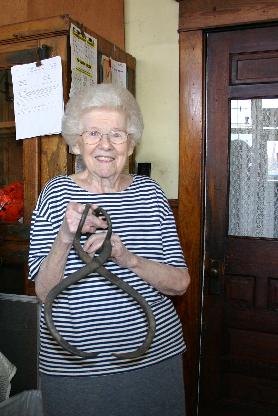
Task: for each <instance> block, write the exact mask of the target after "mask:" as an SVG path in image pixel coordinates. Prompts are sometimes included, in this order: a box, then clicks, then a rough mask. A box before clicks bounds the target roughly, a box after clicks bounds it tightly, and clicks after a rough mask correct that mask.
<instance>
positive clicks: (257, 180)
mask: <svg viewBox="0 0 278 416" xmlns="http://www.w3.org/2000/svg"><path fill="white" fill-rule="evenodd" d="M277 51H278V26H271V27H264V28H252V29H250V28H248V29H241V30H233V31H231V30H230V31H223V32H213V33H208V34H207V76H206V79H207V110H206V122H207V129H206V143H207V146H206V183H207V185H206V221H205V229H206V235H205V273H204V289H203V290H204V292H203V293H204V301H203V313H202V343H201V351H202V352H201V367H200V368H201V371H200V403H199V414H200V415H202V416H205V415H214V416H217V415H221V416H225V415H237V416H241V415H245V416H246V415H252V416H254V415H264V416H266V415H268V416H274V415H277V414H278V410H277V409H278V104H277V103H278V52H277Z"/></svg>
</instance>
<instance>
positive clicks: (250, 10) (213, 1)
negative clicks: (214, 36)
mask: <svg viewBox="0 0 278 416" xmlns="http://www.w3.org/2000/svg"><path fill="white" fill-rule="evenodd" d="M179 7H180V20H179V29H180V30H182V31H184V30H197V29H204V28H213V27H216V26H230V25H235V24H236V25H238V24H243V23H244V24H247V23H255V22H258V21H265V22H267V21H269V22H271V21H273V20H276V19H278V4H277V1H273V0H253V1H241V0H225V1H223V0H206V1H204V0H186V1H185V0H184V1H181V2H180V4H179Z"/></svg>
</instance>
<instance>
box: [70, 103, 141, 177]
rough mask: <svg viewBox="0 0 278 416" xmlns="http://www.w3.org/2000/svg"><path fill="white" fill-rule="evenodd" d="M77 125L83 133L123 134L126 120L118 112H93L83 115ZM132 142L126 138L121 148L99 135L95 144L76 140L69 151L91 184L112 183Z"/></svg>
mask: <svg viewBox="0 0 278 416" xmlns="http://www.w3.org/2000/svg"><path fill="white" fill-rule="evenodd" d="M81 123H82V126H83V131H84V132H85V131H88V130H92V129H97V130H100V131H102V132H103V133H107V132H109V131H110V130H122V131H126V128H127V120H126V116H125V114H124V113H123V112H121V111H115V110H111V109H93V110H91V111H88V112H86V113H85V114H84V115H83V116H82V118H81ZM133 149H134V142H133V141H132V140H131V139H130V138H128V139H127V141H126V142H124V143H121V144H113V143H111V141H110V139H109V138H108V137H107V135H103V137H102V139H101V140H100V141H99V143H97V144H86V143H85V141H84V135H83V136H80V138H79V140H78V143H77V144H76V145H75V146H73V151H74V153H76V154H80V155H81V156H82V158H83V162H84V164H85V166H86V173H87V175H88V176H90V177H91V179H92V180H94V179H95V180H97V181H99V180H102V179H104V180H111V181H116V180H117V179H118V177H119V176H120V174H121V173H122V171H123V169H124V167H125V165H126V162H127V159H128V157H129V156H130V155H131V154H132V152H133Z"/></svg>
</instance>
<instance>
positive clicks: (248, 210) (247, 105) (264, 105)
mask: <svg viewBox="0 0 278 416" xmlns="http://www.w3.org/2000/svg"><path fill="white" fill-rule="evenodd" d="M230 120H231V124H230V184H229V229H228V233H229V235H231V236H248V237H266V238H278V98H272V99H264V98H254V99H242V100H231V118H230Z"/></svg>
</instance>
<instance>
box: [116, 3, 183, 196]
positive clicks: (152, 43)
mask: <svg viewBox="0 0 278 416" xmlns="http://www.w3.org/2000/svg"><path fill="white" fill-rule="evenodd" d="M124 4H125V49H126V51H127V52H128V53H130V54H131V55H133V56H134V57H135V58H136V98H137V101H138V103H139V105H140V107H141V110H142V113H143V117H144V124H145V129H144V135H143V138H142V143H141V144H140V145H139V147H137V150H136V162H137V163H138V162H151V164H152V172H151V177H152V178H153V179H155V180H157V181H158V182H159V183H160V185H161V186H162V187H163V189H164V191H165V192H166V195H167V197H168V198H169V199H175V198H177V197H178V141H179V108H178V105H179V62H178V59H179V46H178V33H177V29H178V9H179V4H178V2H176V1H175V0H124Z"/></svg>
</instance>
